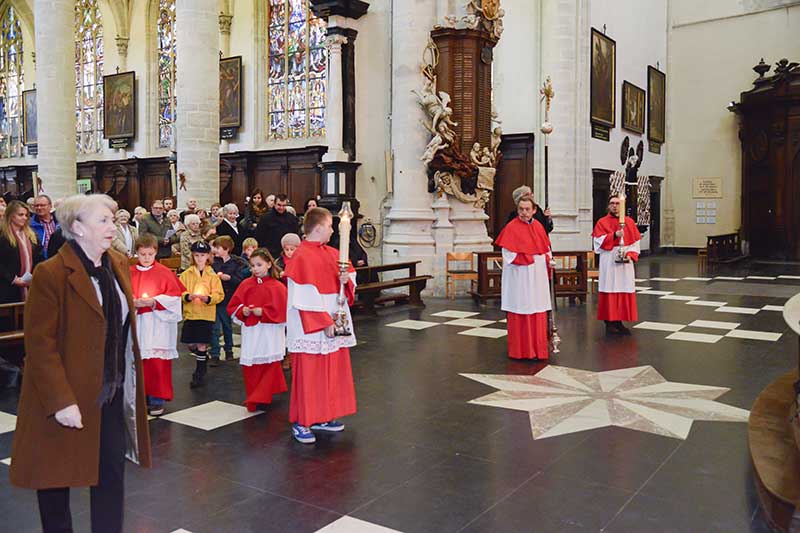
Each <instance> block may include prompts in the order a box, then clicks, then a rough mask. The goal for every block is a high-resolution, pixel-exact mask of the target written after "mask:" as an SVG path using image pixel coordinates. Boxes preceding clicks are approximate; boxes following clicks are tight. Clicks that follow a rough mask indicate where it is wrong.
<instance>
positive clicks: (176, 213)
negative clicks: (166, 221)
mask: <svg viewBox="0 0 800 533" xmlns="http://www.w3.org/2000/svg"><path fill="white" fill-rule="evenodd" d="M173 215H174V216H176V217H177V216H180V213H178V210H177V209H170V210H169V211H168V212H167V218H172V216H173Z"/></svg>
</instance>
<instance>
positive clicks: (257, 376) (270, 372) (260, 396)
mask: <svg viewBox="0 0 800 533" xmlns="http://www.w3.org/2000/svg"><path fill="white" fill-rule="evenodd" d="M242 377H243V378H244V390H245V393H246V394H247V397H246V398H245V400H244V405H245V406H246V407H247V410H248V411H250V412H253V411H255V410H256V409H257V408H258V404H270V403H272V396H273V395H275V394H281V393H283V392H286V391H287V390H289V388H288V387H287V386H286V379H285V378H284V377H283V369H282V368H281V362H280V361H276V362H274V363H267V364H263V365H250V366H242Z"/></svg>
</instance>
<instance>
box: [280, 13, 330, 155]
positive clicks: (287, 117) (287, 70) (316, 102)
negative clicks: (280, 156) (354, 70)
mask: <svg viewBox="0 0 800 533" xmlns="http://www.w3.org/2000/svg"><path fill="white" fill-rule="evenodd" d="M325 34H326V25H325V21H324V20H323V19H320V18H317V17H315V16H314V13H313V12H312V11H311V9H310V8H309V6H308V0H268V12H267V51H268V53H267V62H268V65H267V68H268V72H269V74H268V78H267V118H268V122H269V130H268V133H267V136H268V138H269V139H295V138H303V137H318V136H321V135H324V134H325V86H326V83H327V80H326V76H327V70H328V58H327V53H326V51H325V44H324V41H325Z"/></svg>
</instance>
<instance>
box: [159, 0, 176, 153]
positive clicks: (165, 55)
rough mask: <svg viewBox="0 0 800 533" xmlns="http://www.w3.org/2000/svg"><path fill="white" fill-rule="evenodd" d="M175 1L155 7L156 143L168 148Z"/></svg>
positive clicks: (173, 100) (172, 117)
mask: <svg viewBox="0 0 800 533" xmlns="http://www.w3.org/2000/svg"><path fill="white" fill-rule="evenodd" d="M176 51H177V48H176V43H175V0H159V8H158V146H159V147H161V148H169V147H171V146H172V138H173V134H174V131H175V111H176V106H177V99H176V97H175V60H176Z"/></svg>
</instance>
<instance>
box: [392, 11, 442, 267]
mask: <svg viewBox="0 0 800 533" xmlns="http://www.w3.org/2000/svg"><path fill="white" fill-rule="evenodd" d="M436 7H437V6H436V3H435V2H407V1H402V0H400V1H398V0H395V1H394V2H393V17H392V28H391V31H392V36H393V39H392V107H391V150H392V165H391V166H390V168H391V170H392V172H391V174H390V175H389V176H387V179H388V180H391V182H390V187H388V188H389V190H390V191H391V193H392V196H391V209H390V211H389V214H388V215H387V216H386V219H385V227H384V239H383V261H384V263H392V262H397V261H399V260H403V261H408V260H413V259H419V260H422V261H423V264H422V268H421V269H419V270H418V272H423V273H428V272H432V271H433V266H434V265H433V263H434V255H435V253H436V249H435V243H434V239H433V235H432V227H431V226H432V223H433V221H434V220H435V219H436V217H435V216H434V213H433V209H432V208H431V204H432V202H433V196H432V195H431V194H430V193H429V192H428V177H427V176H426V173H425V166H424V165H423V164H422V161H420V156H421V155H422V153H423V152H424V151H425V147H426V146H427V144H428V141H429V136H430V135H429V133H428V131H427V130H425V128H424V127H423V126H422V125H421V124H420V122H421V121H424V120H425V119H426V118H427V117H426V116H425V113H424V112H423V110H422V108H420V106H419V105H418V104H417V100H416V97H415V96H414V95H413V94H412V93H411V91H412V90H417V91H418V90H420V89H421V88H422V85H423V76H422V74H421V73H420V64H421V63H422V52H423V50H424V49H425V46H426V44H427V43H428V38H429V32H430V29H431V27H432V26H433V24H434V23H435V21H436Z"/></svg>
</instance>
